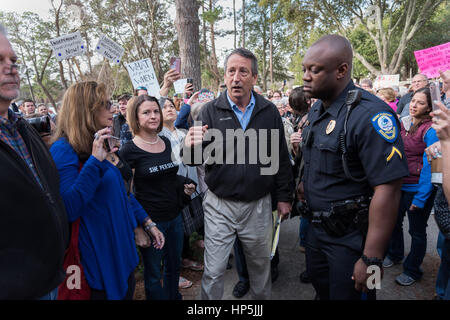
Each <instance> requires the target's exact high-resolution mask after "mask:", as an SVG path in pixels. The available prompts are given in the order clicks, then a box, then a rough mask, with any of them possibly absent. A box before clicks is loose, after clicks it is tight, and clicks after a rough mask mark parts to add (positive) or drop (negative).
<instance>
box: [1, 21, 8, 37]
mask: <svg viewBox="0 0 450 320" xmlns="http://www.w3.org/2000/svg"><path fill="white" fill-rule="evenodd" d="M0 33H1V34H2V35H4V36H5V37H7V36H8V31H7V30H6V28H5V26H4V25H3V24H2V23H0Z"/></svg>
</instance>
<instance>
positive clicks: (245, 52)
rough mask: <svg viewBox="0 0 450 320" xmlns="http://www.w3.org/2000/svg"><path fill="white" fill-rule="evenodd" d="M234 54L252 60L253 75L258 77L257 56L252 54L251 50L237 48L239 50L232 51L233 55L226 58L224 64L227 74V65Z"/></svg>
mask: <svg viewBox="0 0 450 320" xmlns="http://www.w3.org/2000/svg"><path fill="white" fill-rule="evenodd" d="M233 54H237V55H240V56H241V57H244V58H247V59H250V60H251V61H252V75H254V76H256V75H258V59H256V56H255V55H254V54H253V52H251V51H250V50H247V49H244V48H237V49H234V50H233V51H231V53H230V54H229V55H228V56H227V57H226V58H225V63H224V67H225V72H226V71H227V63H228V59H229V58H230V57H231V56H232V55H233Z"/></svg>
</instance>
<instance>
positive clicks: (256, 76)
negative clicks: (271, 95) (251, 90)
mask: <svg viewBox="0 0 450 320" xmlns="http://www.w3.org/2000/svg"><path fill="white" fill-rule="evenodd" d="M256 82H258V75H257V74H255V75H253V85H256Z"/></svg>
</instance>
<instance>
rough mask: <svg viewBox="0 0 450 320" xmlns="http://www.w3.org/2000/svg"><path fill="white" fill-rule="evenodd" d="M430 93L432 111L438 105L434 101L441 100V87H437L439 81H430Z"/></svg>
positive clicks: (436, 108)
mask: <svg viewBox="0 0 450 320" xmlns="http://www.w3.org/2000/svg"><path fill="white" fill-rule="evenodd" d="M430 94H431V103H432V104H433V111H435V110H438V109H439V107H438V106H437V105H436V104H435V103H434V102H435V101H441V88H440V87H439V81H432V82H430Z"/></svg>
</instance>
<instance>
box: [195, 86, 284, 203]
mask: <svg viewBox="0 0 450 320" xmlns="http://www.w3.org/2000/svg"><path fill="white" fill-rule="evenodd" d="M253 95H254V97H255V107H254V109H253V112H252V114H251V117H250V121H249V123H248V125H247V128H246V130H245V134H247V135H248V137H250V138H248V137H247V138H245V144H244V147H243V143H242V142H240V143H239V139H238V138H236V137H234V138H233V137H231V139H232V140H234V141H231V140H230V138H227V132H226V130H227V129H233V130H237V129H239V130H241V131H242V127H241V124H240V123H239V120H238V118H237V117H236V114H235V113H234V111H233V110H232V109H231V107H230V104H229V102H228V99H227V93H226V92H224V93H223V94H221V95H220V96H219V98H217V99H215V100H213V101H211V102H208V103H207V104H206V105H205V106H204V107H203V108H202V110H201V113H200V116H199V119H200V120H201V121H202V123H203V125H205V124H207V125H208V134H211V135H214V134H213V132H212V131H213V130H211V129H216V130H219V131H220V133H221V135H222V136H223V138H224V139H223V140H221V139H216V137H215V138H214V139H212V141H214V143H211V144H209V145H208V142H205V143H204V144H203V146H202V147H203V151H205V148H208V149H209V150H212V149H215V150H214V151H213V152H212V153H211V155H210V157H209V159H210V160H211V159H212V158H214V157H217V156H218V155H220V154H221V153H222V152H223V157H222V160H223V164H220V163H217V161H216V162H215V163H210V164H208V161H207V163H206V165H205V173H206V174H205V182H206V184H207V185H208V187H209V189H210V190H211V191H212V192H213V193H214V194H216V195H217V196H219V197H221V198H225V199H231V200H238V201H246V202H250V201H254V200H257V199H260V198H262V197H264V196H266V195H267V194H269V193H272V194H273V196H274V198H275V199H276V201H286V202H290V201H291V200H292V191H293V175H292V166H291V162H290V159H289V153H288V149H287V145H286V140H285V138H284V127H283V122H282V120H281V117H280V114H279V112H278V110H277V108H276V107H275V105H274V104H273V103H271V102H270V101H269V100H266V99H264V98H263V97H262V96H260V95H258V94H256V93H255V92H253ZM249 129H256V130H255V131H253V132H256V134H255V135H254V136H252V134H251V133H252V132H251V131H252V130H249ZM260 129H265V130H260ZM232 132H233V131H232ZM277 133H278V137H277V135H276V134H277ZM262 137H264V138H266V139H267V140H266V142H263V141H262V139H261V138H262ZM271 137H274V139H275V138H276V140H277V141H276V145H275V143H274V144H273V146H274V150H273V151H272V150H271V149H272V148H271V145H272V143H271ZM207 139H209V137H208V135H207V136H206V137H205V140H207ZM227 141H231V145H233V144H234V150H235V151H234V159H233V161H227V160H226V158H227V156H230V154H231V153H230V152H229V150H227ZM249 141H251V143H249ZM274 142H275V141H274ZM213 146H214V147H213ZM239 146H240V147H243V148H242V149H241V148H239ZM212 147H213V148H212ZM261 147H263V149H262V150H263V151H261V152H260V150H261ZM208 149H206V150H208ZM239 150H244V153H245V161H244V162H238V161H237V160H238V158H239V156H241V157H242V156H243V154H242V152H240V151H239ZM259 153H262V155H263V157H260V156H259ZM271 153H273V155H272V154H271ZM264 156H266V158H267V159H264ZM187 158H189V157H187ZM191 159H192V158H191ZM269 159H270V162H268V161H266V160H269ZM194 160H195V159H194ZM203 160H207V159H203ZM255 160H256V161H255ZM275 162H278V170H276V169H277V165H276V164H275ZM196 164H197V163H196ZM272 165H273V169H274V170H268V168H269V167H271V166H272ZM261 169H263V170H264V169H266V170H268V171H273V174H270V173H269V174H267V173H268V172H265V173H264V174H261V173H262V171H261Z"/></svg>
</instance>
